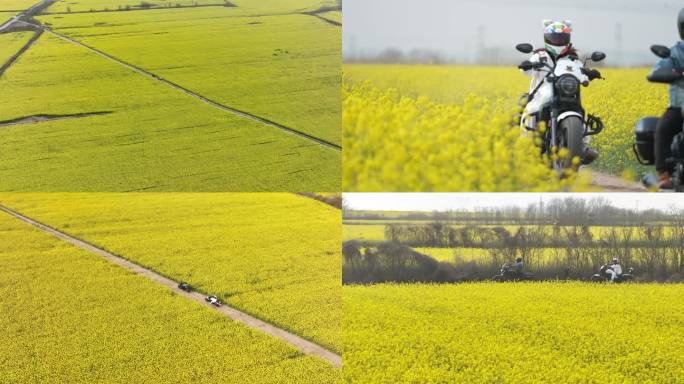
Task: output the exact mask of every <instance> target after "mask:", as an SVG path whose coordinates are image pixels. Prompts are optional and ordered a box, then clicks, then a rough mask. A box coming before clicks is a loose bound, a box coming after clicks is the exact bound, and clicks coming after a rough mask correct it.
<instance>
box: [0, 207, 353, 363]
mask: <svg viewBox="0 0 684 384" xmlns="http://www.w3.org/2000/svg"><path fill="white" fill-rule="evenodd" d="M0 211H3V212H5V213H7V214H9V215H11V216H13V217H15V218H17V219H19V220H21V221H23V222H25V223H28V224H30V225H32V226H34V227H36V228H38V229H40V230H42V231H43V232H46V233H49V234H51V235H53V236H55V237H57V238H59V239H62V240H64V241H66V242H68V243H71V244H73V245H75V246H76V247H79V248H81V249H84V250H86V251H89V252H92V253H95V254H97V255H99V256H101V257H104V258H105V259H107V260H109V261H110V262H112V263H114V264H117V265H119V266H121V267H124V268H126V269H128V270H130V271H132V272H134V273H137V274H139V275H142V276H144V277H146V278H148V279H150V280H152V281H154V282H157V283H159V284H162V285H164V286H166V287H168V288H169V289H171V290H172V291H174V292H175V293H176V294H178V295H180V296H184V297H186V298H188V299H191V300H194V301H197V302H198V303H201V304H202V305H205V306H207V307H209V308H212V309H215V310H217V311H219V312H220V313H222V314H224V315H225V316H227V317H229V318H231V319H233V320H235V321H238V322H240V323H242V324H244V325H246V326H248V327H250V328H254V329H258V330H260V331H262V332H264V333H267V334H269V335H271V336H273V337H276V338H278V339H280V340H282V341H284V342H286V343H288V344H290V345H292V346H294V347H295V348H297V349H298V350H300V351H302V352H303V353H305V354H307V355H313V356H316V357H319V358H321V359H323V360H325V361H328V362H329V363H330V364H332V365H333V366H334V367H336V368H341V367H342V356H340V355H338V354H335V353H334V352H331V351H329V350H327V349H325V348H323V347H321V346H320V345H318V344H315V343H312V342H310V341H308V340H305V339H303V338H301V337H299V336H297V335H295V334H293V333H290V332H288V331H286V330H284V329H281V328H278V327H275V326H273V325H271V324H269V323H266V322H264V321H262V320H259V319H257V318H255V317H253V316H250V315H248V314H246V313H244V312H241V311H239V310H237V309H234V308H231V307H229V306H227V305H225V304H224V305H223V306H221V307H218V308H217V307H214V306H212V305H210V304H208V303H207V302H206V301H205V300H204V295H202V294H200V293H198V292H185V291H183V290H181V289H179V288H178V282H176V281H173V280H171V279H168V278H166V277H164V276H162V275H160V274H158V273H156V272H153V271H151V270H149V269H146V268H144V267H142V266H140V265H138V264H135V263H133V262H130V261H128V260H126V259H124V258H121V257H119V256H116V255H114V254H111V253H109V252H107V251H105V250H103V249H101V248H98V247H96V246H94V245H92V244H90V243H87V242H85V241H83V240H80V239H77V238H75V237H72V236H70V235H67V234H66V233H64V232H60V231H58V230H57V229H54V228H52V227H49V226H47V225H44V224H41V223H39V222H37V221H35V220H33V219H30V218H28V217H26V216H23V215H21V214H19V213H17V212H15V211H13V210H11V209H9V208H7V207H5V206H3V205H0Z"/></svg>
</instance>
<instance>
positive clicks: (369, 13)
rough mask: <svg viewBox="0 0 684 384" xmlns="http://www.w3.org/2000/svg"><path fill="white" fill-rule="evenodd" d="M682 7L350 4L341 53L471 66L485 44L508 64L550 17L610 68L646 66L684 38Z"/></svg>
mask: <svg viewBox="0 0 684 384" xmlns="http://www.w3.org/2000/svg"><path fill="white" fill-rule="evenodd" d="M683 6H684V3H683V2H682V1H681V0H677V1H675V0H575V1H566V2H562V1H549V0H515V1H506V0H410V1H409V0H345V1H344V12H343V18H344V20H343V24H344V27H343V47H344V48H343V49H344V52H345V55H347V56H348V55H349V54H352V53H353V52H355V53H356V54H359V53H367V54H368V53H377V52H379V51H382V50H384V49H385V48H387V47H394V48H399V49H402V50H403V51H408V50H410V49H413V48H429V49H432V50H437V51H440V52H441V53H443V54H444V55H445V56H448V57H459V58H461V59H471V60H473V59H475V57H476V51H478V47H480V46H484V47H486V48H493V47H496V48H500V49H499V51H501V54H502V56H503V57H504V58H509V59H510V58H511V57H513V58H515V57H516V56H515V55H520V54H518V53H516V52H515V50H514V47H515V44H517V43H520V42H529V43H532V44H534V45H535V46H541V45H542V43H543V37H542V26H541V25H542V20H543V19H553V20H572V21H573V27H574V33H573V39H574V44H575V46H576V47H578V48H579V49H580V50H581V51H583V52H590V51H594V50H602V51H604V52H605V53H606V54H607V55H608V59H607V60H606V64H611V63H610V60H611V58H612V59H613V60H614V61H615V60H619V61H621V62H628V63H629V64H637V63H639V64H642V63H648V62H653V61H655V56H652V55H651V54H650V52H649V50H648V48H649V46H650V45H652V44H665V45H668V46H670V45H673V44H674V42H675V41H676V40H678V39H679V35H678V33H677V26H676V20H677V14H678V13H679V10H680V9H681V7H683ZM504 50H508V51H506V52H504ZM521 57H522V56H521ZM613 65H615V63H613Z"/></svg>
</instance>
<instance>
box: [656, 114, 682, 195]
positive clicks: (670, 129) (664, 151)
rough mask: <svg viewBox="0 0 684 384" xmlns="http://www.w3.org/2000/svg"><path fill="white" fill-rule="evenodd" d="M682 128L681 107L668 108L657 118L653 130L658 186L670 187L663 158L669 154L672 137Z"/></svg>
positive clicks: (670, 183)
mask: <svg viewBox="0 0 684 384" xmlns="http://www.w3.org/2000/svg"><path fill="white" fill-rule="evenodd" d="M681 130H682V110H681V108H668V109H667V111H665V113H664V114H663V116H662V117H661V118H660V119H659V120H658V125H657V126H656V132H655V148H654V149H655V163H656V164H655V165H656V170H657V171H658V173H659V174H660V188H662V189H671V188H672V181H671V180H670V172H669V171H670V170H669V169H668V166H667V163H666V162H665V160H666V159H667V158H668V157H669V156H670V153H671V151H670V145H671V144H672V139H673V138H674V137H675V135H676V134H677V133H679V132H680V131H681Z"/></svg>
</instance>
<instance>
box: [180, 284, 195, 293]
mask: <svg viewBox="0 0 684 384" xmlns="http://www.w3.org/2000/svg"><path fill="white" fill-rule="evenodd" d="M178 288H179V289H181V290H183V291H185V292H192V287H191V286H190V284H188V283H186V282H181V283H180V284H178Z"/></svg>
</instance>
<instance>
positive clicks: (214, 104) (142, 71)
mask: <svg viewBox="0 0 684 384" xmlns="http://www.w3.org/2000/svg"><path fill="white" fill-rule="evenodd" d="M34 25H35V26H36V27H37V28H41V29H42V30H44V31H46V32H48V33H50V34H52V35H53V36H56V37H58V38H60V39H62V40H64V41H68V42H70V43H72V44H75V45H78V46H80V47H83V48H85V49H87V50H89V51H91V52H93V53H95V54H97V55H99V56H102V57H104V58H106V59H108V60H111V61H113V62H115V63H117V64H119V65H122V66H124V67H126V68H128V69H130V70H133V71H135V72H137V73H139V74H141V75H144V76H147V77H150V78H152V79H154V80H156V81H159V82H161V83H163V84H166V85H168V86H170V87H172V88H174V89H176V90H178V91H181V92H183V93H185V94H186V95H188V96H191V97H194V98H196V99H198V100H200V101H202V102H203V103H206V104H209V105H211V106H212V107H214V108H217V109H220V110H222V111H224V112H229V113H232V114H234V115H237V116H240V117H243V118H246V119H250V120H255V121H258V122H260V123H262V124H265V125H268V126H270V127H273V128H277V129H280V130H282V131H285V132H288V133H291V134H293V135H295V136H299V137H302V138H304V139H307V140H310V141H313V142H316V143H318V144H321V145H323V146H325V147H327V148H330V149H332V150H335V151H338V152H339V151H342V147H341V146H339V145H337V144H335V143H332V142H329V141H327V140H324V139H321V138H318V137H315V136H312V135H309V134H307V133H304V132H301V131H298V130H296V129H294V128H290V127H287V126H284V125H282V124H279V123H276V122H274V121H272V120H269V119H266V118H263V117H260V116H256V115H253V114H251V113H248V112H245V111H241V110H239V109H235V108H233V107H230V106H227V105H224V104H221V103H219V102H217V101H214V100H211V99H209V98H207V97H205V96H202V95H200V94H199V93H197V92H195V91H192V90H190V89H188V88H185V87H183V86H182V85H180V84H177V83H174V82H172V81H171V80H167V79H165V78H163V77H161V76H159V75H157V74H154V73H152V72H149V71H147V70H145V69H143V68H140V67H137V66H135V65H133V64H130V63H127V62H125V61H123V60H120V59H118V58H116V57H114V56H112V55H110V54H108V53H106V52H103V51H100V50H98V49H96V48H93V47H91V46H89V45H86V44H84V43H82V42H80V41H78V40H74V39H72V38H70V37H68V36H66V35H62V34H61V33H58V32H55V31H53V30H51V29H49V28H46V27H44V26H42V25H38V24H34Z"/></svg>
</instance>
